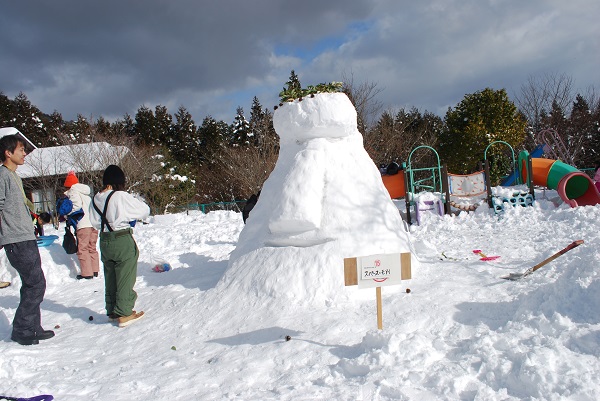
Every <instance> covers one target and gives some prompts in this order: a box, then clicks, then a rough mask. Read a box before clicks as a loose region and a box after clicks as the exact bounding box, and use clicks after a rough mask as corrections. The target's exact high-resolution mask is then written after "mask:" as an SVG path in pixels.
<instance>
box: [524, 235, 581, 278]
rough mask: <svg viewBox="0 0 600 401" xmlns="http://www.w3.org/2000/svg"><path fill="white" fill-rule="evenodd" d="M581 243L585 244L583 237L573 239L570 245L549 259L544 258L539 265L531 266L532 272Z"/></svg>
mask: <svg viewBox="0 0 600 401" xmlns="http://www.w3.org/2000/svg"><path fill="white" fill-rule="evenodd" d="M581 244H583V240H582V239H578V240H577V241H573V242H572V243H571V244H570V245H568V246H567V247H565V248H564V249H561V250H560V251H558V252H556V253H555V254H554V255H552V256H550V257H549V258H548V259H545V260H542V261H541V262H540V263H538V264H537V265H535V266H533V267H532V268H531V272H534V271H536V270H537V269H539V268H540V267H542V266H544V265H545V264H548V263H550V262H552V261H553V260H554V259H556V258H558V257H559V256H560V255H563V254H565V253H567V252H569V251H570V250H571V249H573V248H577V247H578V246H579V245H581Z"/></svg>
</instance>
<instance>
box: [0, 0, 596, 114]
mask: <svg viewBox="0 0 600 401" xmlns="http://www.w3.org/2000/svg"><path fill="white" fill-rule="evenodd" d="M0 4H1V6H0V7H1V8H0V31H1V35H2V39H1V40H0V92H3V93H4V94H5V95H6V96H8V97H10V98H11V99H12V98H14V97H15V96H16V95H18V93H19V92H23V93H25V94H26V95H27V97H28V98H29V100H30V101H31V102H32V103H33V104H34V105H36V106H37V107H39V108H40V109H41V110H42V111H43V112H45V113H52V112H53V111H55V110H56V111H58V112H60V113H62V115H63V117H64V118H65V119H74V118H76V116H77V114H82V115H83V116H85V117H90V116H92V117H93V118H97V117H99V116H103V117H104V118H107V119H109V120H114V119H116V118H121V117H123V115H124V114H125V113H129V114H130V115H132V116H134V115H135V113H136V111H137V110H138V108H139V107H140V106H142V105H145V106H147V107H150V108H152V109H154V107H155V106H156V105H158V104H160V105H164V106H167V108H168V109H169V111H170V112H171V114H175V112H176V111H177V108H178V107H179V106H182V105H183V106H185V107H186V108H187V110H188V111H189V112H190V113H191V114H192V116H193V118H194V120H195V122H196V124H198V125H200V124H201V122H202V120H203V119H204V117H206V116H207V115H212V116H213V117H215V118H216V119H219V120H221V119H222V120H224V121H226V122H228V123H231V122H232V121H233V119H234V116H235V110H236V108H237V106H242V107H243V108H244V111H245V114H246V116H247V117H249V115H250V105H251V103H252V98H253V97H254V96H257V97H258V99H259V100H260V102H261V104H262V105H263V107H268V108H270V109H271V110H272V107H273V106H274V105H275V104H277V103H278V94H279V92H280V91H281V89H282V88H283V86H284V84H285V82H286V81H287V79H288V78H289V76H290V71H291V70H292V69H293V70H295V71H296V73H297V75H298V76H299V78H300V81H301V83H302V85H303V86H304V87H306V86H307V85H314V84H318V83H321V82H331V81H341V80H342V77H343V76H346V77H352V78H353V80H354V83H355V84H361V83H375V84H377V88H378V89H380V90H381V93H380V94H379V95H378V100H379V101H380V102H381V103H382V104H383V105H384V106H385V108H390V109H397V108H399V107H412V106H416V107H417V108H419V109H420V110H421V111H424V110H429V111H431V112H434V113H436V114H438V115H440V116H443V115H444V114H445V112H446V110H447V108H448V107H449V106H450V107H454V106H456V104H457V103H458V102H460V101H461V100H462V98H463V97H464V95H465V94H467V93H474V92H477V91H480V90H482V89H485V88H486V87H490V88H493V89H502V88H505V89H506V90H507V92H508V93H509V95H510V96H511V97H512V96H513V95H514V94H515V93H519V92H520V88H521V86H522V85H523V84H525V83H526V81H527V79H528V78H530V77H535V76H543V75H544V74H566V75H568V76H570V77H571V78H573V80H574V85H575V87H576V88H577V89H581V92H584V91H585V89H586V88H588V87H589V86H594V87H595V88H596V90H599V89H600V1H599V0H568V1H566V0H429V1H428V0H419V1H416V0H302V1H290V0H210V1H209V0H137V1H126V0H118V1H117V0H102V1H82V0H21V1H13V0H3V1H1V3H0Z"/></svg>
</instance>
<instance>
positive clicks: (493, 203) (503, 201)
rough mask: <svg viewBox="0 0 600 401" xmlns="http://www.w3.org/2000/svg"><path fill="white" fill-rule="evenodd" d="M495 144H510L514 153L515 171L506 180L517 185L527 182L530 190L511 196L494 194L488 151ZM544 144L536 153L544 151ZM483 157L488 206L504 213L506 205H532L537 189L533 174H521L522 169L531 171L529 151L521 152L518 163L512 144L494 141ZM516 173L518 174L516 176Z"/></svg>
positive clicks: (516, 192) (496, 211) (514, 193)
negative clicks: (535, 188) (534, 184)
mask: <svg viewBox="0 0 600 401" xmlns="http://www.w3.org/2000/svg"><path fill="white" fill-rule="evenodd" d="M495 144H502V145H506V146H508V148H509V149H510V152H511V155H512V166H513V172H512V173H511V174H509V176H508V178H509V180H506V179H505V180H504V182H511V181H512V182H515V181H516V184H517V185H521V184H527V187H528V189H529V190H528V191H514V192H513V193H512V194H511V196H496V195H494V194H492V185H491V180H490V165H489V162H488V159H487V151H488V149H489V148H490V147H491V146H492V145H495ZM543 149H544V146H542V147H540V148H539V149H538V148H536V153H538V152H539V151H542V152H543ZM483 158H484V170H485V179H486V184H487V202H488V206H489V207H490V208H491V209H494V213H496V214H498V213H502V212H503V211H504V207H505V205H510V206H513V207H514V206H532V205H533V202H534V201H535V191H534V189H533V183H532V181H531V178H530V177H531V174H527V175H526V176H523V175H522V174H521V171H523V170H524V171H531V156H529V154H528V153H527V155H524V154H523V152H521V154H520V155H519V159H518V163H517V162H516V160H515V151H514V149H513V147H512V146H510V144H509V143H507V142H504V141H494V142H492V143H490V144H489V145H488V146H487V147H486V148H485V152H484V154H483ZM515 173H517V174H516V176H515ZM513 176H514V178H513V179H512V180H511V179H510V178H511V177H513Z"/></svg>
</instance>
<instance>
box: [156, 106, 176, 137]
mask: <svg viewBox="0 0 600 401" xmlns="http://www.w3.org/2000/svg"><path fill="white" fill-rule="evenodd" d="M172 126H173V117H172V116H171V114H169V111H168V110H167V108H166V107H165V106H161V105H158V106H156V108H155V109H154V133H155V135H156V138H154V143H155V144H158V145H164V144H165V143H167V141H168V138H169V136H170V133H171V130H172Z"/></svg>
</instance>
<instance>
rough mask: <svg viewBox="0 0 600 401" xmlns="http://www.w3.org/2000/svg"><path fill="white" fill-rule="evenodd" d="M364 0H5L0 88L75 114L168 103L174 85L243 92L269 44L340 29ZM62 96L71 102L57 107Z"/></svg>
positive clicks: (359, 12) (257, 75)
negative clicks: (349, 0) (21, 0)
mask: <svg viewBox="0 0 600 401" xmlns="http://www.w3.org/2000/svg"><path fill="white" fill-rule="evenodd" d="M367 3H368V2H367V1H365V2H353V4H352V5H348V4H346V2H344V1H343V0H340V1H328V2H321V1H314V0H311V1H303V2H287V1H286V2H283V1H282V2H279V1H231V0H219V1H203V2H198V1H154V0H153V1H147V0H146V1H102V2H82V1H60V0H59V1H51V2H49V1H23V2H7V3H5V4H4V5H3V10H2V14H1V16H0V31H1V34H2V37H3V38H5V39H4V40H3V41H2V42H1V43H2V44H0V53H1V54H2V59H3V60H2V61H1V62H0V68H1V71H2V74H1V76H0V90H2V91H4V92H5V93H11V94H12V93H15V92H19V91H23V92H25V93H26V94H27V95H28V96H29V97H30V99H31V100H32V101H34V103H35V101H36V100H38V101H41V102H42V103H44V104H43V105H40V107H41V106H46V107H48V106H51V105H52V104H54V105H55V106H51V108H52V109H58V110H59V111H62V112H63V113H65V114H67V115H68V116H69V117H73V115H72V112H73V111H75V112H80V113H85V112H90V113H92V112H94V110H96V111H95V113H94V114H96V115H97V114H99V113H102V114H111V113H116V114H120V113H121V114H122V113H124V112H126V111H127V112H129V111H131V110H132V109H133V110H135V109H137V107H138V106H140V105H141V104H142V103H145V102H153V103H168V102H169V101H170V100H171V98H172V97H173V96H176V95H177V93H178V92H183V93H198V94H199V95H200V96H202V94H203V93H205V94H207V96H208V94H210V93H211V92H212V91H216V92H222V91H225V92H227V91H231V90H235V89H238V88H239V89H243V87H244V85H245V84H246V82H248V80H252V79H255V80H258V81H260V80H262V79H263V76H264V75H265V74H268V73H269V71H270V69H271V67H270V65H269V63H270V58H271V55H272V54H271V52H272V47H273V46H274V45H275V44H277V43H282V42H294V43H295V44H296V45H297V46H304V45H308V44H310V43H311V42H313V41H316V40H318V39H319V38H320V37H322V36H327V35H330V34H332V33H335V32H336V31H340V30H343V29H344V28H345V25H346V23H347V21H349V20H352V19H355V18H361V17H362V16H363V15H364V13H366V12H367V11H368V6H367V5H365V4H367ZM6 38H9V39H8V40H6ZM288 73H289V71H288ZM51 97H54V100H53V99H52V98H51ZM36 98H37V99H36ZM59 98H60V99H59ZM69 98H70V99H72V100H69ZM173 101H174V102H176V99H175V100H173ZM69 103H72V106H70V107H69V108H71V107H73V109H71V110H64V107H63V105H65V104H67V105H68V104H69ZM75 107H79V109H77V108H75Z"/></svg>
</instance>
